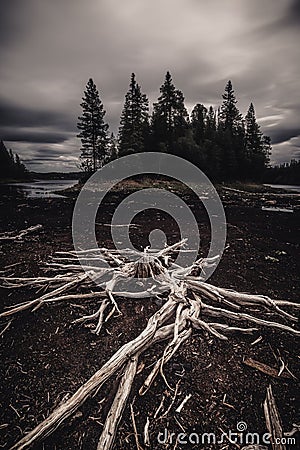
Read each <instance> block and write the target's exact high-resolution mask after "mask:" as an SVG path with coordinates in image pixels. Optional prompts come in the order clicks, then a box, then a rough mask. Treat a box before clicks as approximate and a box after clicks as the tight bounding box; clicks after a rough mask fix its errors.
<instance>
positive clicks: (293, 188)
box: [264, 184, 300, 194]
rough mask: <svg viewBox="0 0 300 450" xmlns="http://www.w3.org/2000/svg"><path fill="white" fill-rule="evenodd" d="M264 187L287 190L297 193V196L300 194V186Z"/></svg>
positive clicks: (270, 185)
mask: <svg viewBox="0 0 300 450" xmlns="http://www.w3.org/2000/svg"><path fill="white" fill-rule="evenodd" d="M264 186H268V187H271V188H274V189H285V190H286V191H291V192H295V193H296V194H300V186H294V185H291V184H264Z"/></svg>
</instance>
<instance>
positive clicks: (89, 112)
mask: <svg viewBox="0 0 300 450" xmlns="http://www.w3.org/2000/svg"><path fill="white" fill-rule="evenodd" d="M80 106H81V107H82V110H83V113H82V116H81V117H79V118H78V120H79V122H78V124H77V127H78V129H79V130H81V131H80V133H79V134H78V135H77V137H79V138H80V139H81V143H82V147H81V156H80V158H81V160H82V167H83V169H84V170H85V171H87V172H95V171H96V170H97V169H98V168H99V167H101V166H102V165H103V163H104V161H105V158H106V154H107V145H108V135H107V131H108V125H107V124H106V123H105V122H104V116H105V113H106V112H105V111H104V107H103V104H102V102H101V100H100V96H99V92H98V90H97V87H96V85H95V83H94V82H93V80H92V78H90V79H89V81H88V83H87V86H86V90H85V91H84V96H83V98H82V103H81V104H80Z"/></svg>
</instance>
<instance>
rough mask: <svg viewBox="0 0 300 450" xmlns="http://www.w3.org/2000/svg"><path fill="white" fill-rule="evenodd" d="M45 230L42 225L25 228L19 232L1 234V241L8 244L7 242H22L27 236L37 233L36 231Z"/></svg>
mask: <svg viewBox="0 0 300 450" xmlns="http://www.w3.org/2000/svg"><path fill="white" fill-rule="evenodd" d="M42 228H43V226H42V225H33V226H32V227H29V228H25V229H24V230H21V231H19V233H18V232H17V231H8V232H6V233H1V234H0V241H1V242H3V241H4V242H6V241H21V240H22V239H23V237H24V236H27V235H28V234H31V233H35V232H36V231H39V230H41V229H42Z"/></svg>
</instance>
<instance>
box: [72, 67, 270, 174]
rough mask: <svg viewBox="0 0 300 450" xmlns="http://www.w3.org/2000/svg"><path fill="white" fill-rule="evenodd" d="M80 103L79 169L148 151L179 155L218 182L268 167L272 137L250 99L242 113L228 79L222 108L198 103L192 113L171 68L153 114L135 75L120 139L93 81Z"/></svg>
mask: <svg viewBox="0 0 300 450" xmlns="http://www.w3.org/2000/svg"><path fill="white" fill-rule="evenodd" d="M81 107H82V109H83V114H82V116H81V117H79V121H78V129H79V130H80V133H79V134H78V137H79V138H80V139H81V143H82V147H81V157H80V159H81V168H82V169H83V170H85V171H87V172H93V171H95V170H96V169H97V168H99V167H101V166H102V165H103V164H105V163H107V162H108V161H110V160H112V159H115V158H117V157H121V156H125V155H129V154H132V153H138V152H145V151H159V152H166V153H170V154H173V155H177V156H181V157H182V158H185V159H187V160H189V161H191V162H192V163H193V164H195V165H196V166H197V167H199V168H200V169H201V170H203V171H204V173H205V174H206V175H207V176H209V177H210V178H211V179H213V180H215V181H225V180H229V181H230V180H253V181H259V180H262V178H263V176H264V174H265V172H266V169H267V168H268V164H269V155H270V153H271V140H270V138H269V137H268V136H264V135H263V133H262V131H261V129H260V126H259V125H258V123H257V119H256V114H255V109H254V105H253V104H252V103H250V106H249V109H248V112H247V114H246V116H245V117H243V116H242V114H241V113H240V111H239V109H238V106H237V99H236V96H235V92H234V89H233V86H232V83H231V81H230V80H229V81H228V83H227V84H226V86H225V91H224V94H223V96H222V103H221V105H220V107H219V108H217V109H216V108H215V107H213V106H209V107H206V106H205V105H203V104H201V103H197V104H196V105H195V106H194V108H193V110H192V111H191V114H189V113H188V111H187V109H186V107H185V104H184V95H183V93H182V92H181V91H180V90H179V89H176V87H175V85H174V83H173V81H172V77H171V74H170V72H167V74H166V76H165V80H164V82H163V84H162V85H161V87H160V96H159V97H158V100H157V102H156V103H154V104H153V107H152V112H151V113H150V107H149V100H148V98H147V96H146V94H144V93H143V92H142V89H141V86H140V84H139V83H138V82H137V80H136V77H135V74H134V73H133V74H132V75H131V79H130V84H129V89H128V92H127V93H126V95H125V102H124V106H123V110H122V114H121V118H120V127H119V134H118V137H117V138H115V137H114V135H113V134H110V133H109V126H108V124H107V123H106V122H105V113H106V112H105V110H104V106H103V103H102V101H101V99H100V95H99V91H98V90H97V87H96V85H95V83H94V82H93V80H92V79H90V80H89V81H88V84H87V86H86V90H85V92H84V97H83V101H82V103H81Z"/></svg>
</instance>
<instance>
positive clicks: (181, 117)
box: [152, 72, 188, 152]
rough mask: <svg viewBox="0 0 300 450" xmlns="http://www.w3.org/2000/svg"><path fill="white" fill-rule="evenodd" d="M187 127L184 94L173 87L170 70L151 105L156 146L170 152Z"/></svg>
mask: <svg viewBox="0 0 300 450" xmlns="http://www.w3.org/2000/svg"><path fill="white" fill-rule="evenodd" d="M187 128H188V113H187V110H186V108H185V106H184V96H183V93H182V92H181V91H179V90H178V89H176V88H175V86H174V84H173V81H172V77H171V74H170V72H167V74H166V77H165V81H164V83H163V85H162V86H161V88H160V96H159V98H158V101H157V103H154V105H153V114H152V131H153V136H154V143H155V145H156V146H158V148H160V149H162V150H165V151H169V152H172V149H173V146H174V143H175V142H176V140H177V139H179V138H180V137H183V136H184V135H185V133H186V130H187Z"/></svg>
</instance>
